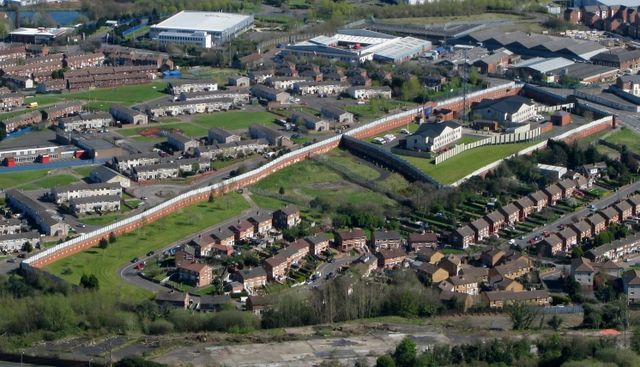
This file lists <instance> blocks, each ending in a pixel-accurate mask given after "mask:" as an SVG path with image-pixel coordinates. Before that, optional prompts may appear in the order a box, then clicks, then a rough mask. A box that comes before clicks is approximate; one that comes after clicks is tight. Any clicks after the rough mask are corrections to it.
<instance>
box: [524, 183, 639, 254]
mask: <svg viewBox="0 0 640 367" xmlns="http://www.w3.org/2000/svg"><path fill="white" fill-rule="evenodd" d="M638 190H640V182H634V183H632V184H629V185H626V186H623V187H621V188H619V189H618V190H617V191H616V192H614V193H613V194H611V195H609V196H607V197H605V198H602V199H598V200H595V201H593V202H592V203H591V204H592V205H595V206H596V207H597V208H598V209H603V208H605V207H607V206H609V205H611V204H613V203H615V202H617V201H619V200H621V199H623V198H624V197H626V196H629V195H631V194H633V193H634V192H636V191H638ZM591 213H592V212H591V210H589V209H588V208H587V207H585V208H582V209H580V210H578V211H575V212H573V213H569V214H567V215H565V216H563V217H561V218H560V219H558V220H556V221H554V222H553V223H550V224H547V225H545V226H542V227H537V228H535V229H534V230H533V231H531V233H529V234H528V235H525V236H524V239H520V238H518V239H516V240H515V241H516V245H518V246H519V247H521V248H526V247H527V246H529V240H530V239H532V238H534V237H535V236H537V235H540V234H541V233H543V232H545V231H549V232H557V231H558V226H560V225H562V224H564V225H568V224H571V223H574V220H573V219H574V218H584V217H586V216H588V215H589V214H591Z"/></svg>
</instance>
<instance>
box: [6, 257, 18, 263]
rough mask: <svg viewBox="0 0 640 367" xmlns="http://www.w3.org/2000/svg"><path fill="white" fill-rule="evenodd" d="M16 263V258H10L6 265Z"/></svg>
mask: <svg viewBox="0 0 640 367" xmlns="http://www.w3.org/2000/svg"><path fill="white" fill-rule="evenodd" d="M16 261H17V260H16V258H15V257H12V258H10V259H7V262H8V263H14V262H16Z"/></svg>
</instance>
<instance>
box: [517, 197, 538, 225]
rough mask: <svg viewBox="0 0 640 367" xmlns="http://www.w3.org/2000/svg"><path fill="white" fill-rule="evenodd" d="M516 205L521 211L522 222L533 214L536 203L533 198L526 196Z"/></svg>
mask: <svg viewBox="0 0 640 367" xmlns="http://www.w3.org/2000/svg"><path fill="white" fill-rule="evenodd" d="M514 205H515V206H516V207H517V208H518V209H519V210H520V220H521V221H523V220H525V219H527V217H528V216H529V214H531V213H533V211H534V209H535V205H536V203H535V202H534V201H533V200H531V198H529V197H527V196H525V197H523V198H520V199H518V200H517V201H516V202H515V203H514Z"/></svg>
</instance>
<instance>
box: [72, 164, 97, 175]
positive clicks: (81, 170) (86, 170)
mask: <svg viewBox="0 0 640 367" xmlns="http://www.w3.org/2000/svg"><path fill="white" fill-rule="evenodd" d="M96 168H98V166H97V165H95V166H82V167H76V168H74V169H73V172H75V173H77V174H79V175H80V176H82V177H89V175H90V174H91V172H93V171H94V170H95V169H96Z"/></svg>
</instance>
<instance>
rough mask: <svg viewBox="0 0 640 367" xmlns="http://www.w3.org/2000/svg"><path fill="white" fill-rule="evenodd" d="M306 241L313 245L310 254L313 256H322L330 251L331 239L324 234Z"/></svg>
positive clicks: (307, 238) (308, 238)
mask: <svg viewBox="0 0 640 367" xmlns="http://www.w3.org/2000/svg"><path fill="white" fill-rule="evenodd" d="M305 240H306V241H307V242H309V244H310V245H311V248H310V250H309V252H310V253H311V254H313V255H316V256H317V255H320V254H321V253H323V252H325V251H327V250H328V249H329V237H328V236H327V235H325V234H324V233H320V234H317V235H315V236H310V237H306V238H305Z"/></svg>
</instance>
